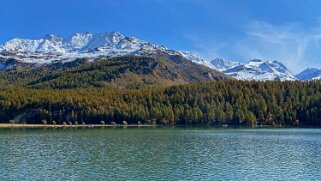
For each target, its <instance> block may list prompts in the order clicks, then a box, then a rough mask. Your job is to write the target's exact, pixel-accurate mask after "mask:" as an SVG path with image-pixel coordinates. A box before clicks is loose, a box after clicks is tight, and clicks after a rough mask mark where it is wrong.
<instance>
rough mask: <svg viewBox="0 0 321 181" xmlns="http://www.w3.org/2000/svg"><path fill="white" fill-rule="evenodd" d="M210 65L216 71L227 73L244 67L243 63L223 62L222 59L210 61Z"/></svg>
mask: <svg viewBox="0 0 321 181" xmlns="http://www.w3.org/2000/svg"><path fill="white" fill-rule="evenodd" d="M210 63H211V65H212V66H213V67H214V68H215V69H216V70H219V71H222V72H223V71H226V70H228V69H230V68H233V67H236V66H239V65H242V63H240V62H235V61H228V60H223V59H220V58H216V59H214V60H212V61H210Z"/></svg>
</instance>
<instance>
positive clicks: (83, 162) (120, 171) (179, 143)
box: [0, 128, 321, 180]
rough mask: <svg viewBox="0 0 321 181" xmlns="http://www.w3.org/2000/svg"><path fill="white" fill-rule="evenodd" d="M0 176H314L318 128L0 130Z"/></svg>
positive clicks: (319, 165) (319, 158)
mask: <svg viewBox="0 0 321 181" xmlns="http://www.w3.org/2000/svg"><path fill="white" fill-rule="evenodd" d="M0 180H321V129H191V128H127V129H120V128H119V129H65V130H64V129H57V130H53V129H47V130H43V129H2V130H1V129H0Z"/></svg>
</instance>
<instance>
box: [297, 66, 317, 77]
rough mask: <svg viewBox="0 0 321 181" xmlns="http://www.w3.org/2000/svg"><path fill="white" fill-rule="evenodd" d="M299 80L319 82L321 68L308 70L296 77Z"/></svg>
mask: <svg viewBox="0 0 321 181" xmlns="http://www.w3.org/2000/svg"><path fill="white" fill-rule="evenodd" d="M296 77H297V78H298V79H299V80H318V79H321V69H320V68H308V69H306V70H304V71H303V72H301V73H299V74H297V75H296Z"/></svg>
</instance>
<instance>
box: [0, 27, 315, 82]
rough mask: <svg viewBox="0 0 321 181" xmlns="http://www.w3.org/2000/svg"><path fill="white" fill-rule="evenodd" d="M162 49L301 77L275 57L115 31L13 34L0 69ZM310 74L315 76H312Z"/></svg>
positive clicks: (232, 72)
mask: <svg viewBox="0 0 321 181" xmlns="http://www.w3.org/2000/svg"><path fill="white" fill-rule="evenodd" d="M162 53H165V54H167V55H169V56H182V57H184V58H185V59H188V60H190V61H192V62H194V63H197V64H201V65H204V66H206V67H209V68H211V69H214V70H217V71H221V72H223V73H225V74H226V75H228V76H231V77H234V78H235V79H239V80H260V81H265V80H282V81H284V80H301V79H300V78H298V77H297V76H295V75H294V74H293V73H292V72H291V71H290V70H289V69H288V68H287V67H286V66H284V65H283V64H282V63H280V62H278V61H263V60H259V59H254V60H251V61H249V62H247V63H242V62H238V61H229V60H224V59H220V58H216V59H213V60H207V59H205V58H203V57H201V56H199V55H197V54H195V53H193V52H190V51H178V50H173V49H169V48H167V47H165V46H162V45H156V44H152V43H150V42H148V41H145V40H141V39H138V38H135V37H129V36H125V35H122V34H121V33H119V32H116V31H114V32H105V33H90V32H83V33H74V34H73V35H70V36H68V37H65V38H63V37H61V36H58V35H53V34H47V35H45V36H43V37H41V38H40V39H36V40H31V39H20V38H14V39H12V40H9V41H8V42H6V43H5V44H4V45H1V46H0V70H6V69H7V68H9V69H11V68H12V67H14V66H15V65H14V63H16V64H21V65H22V64H30V65H32V66H31V67H37V66H38V67H39V66H42V65H46V64H53V63H57V62H62V63H63V62H72V61H74V60H76V59H79V58H86V59H88V61H90V62H91V61H95V60H98V59H101V58H113V57H122V56H129V55H133V56H145V57H146V56H147V57H154V58H155V57H156V56H157V55H159V54H162ZM313 78H315V77H312V78H311V79H313Z"/></svg>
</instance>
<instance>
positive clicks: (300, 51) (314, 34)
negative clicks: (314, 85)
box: [185, 21, 321, 73]
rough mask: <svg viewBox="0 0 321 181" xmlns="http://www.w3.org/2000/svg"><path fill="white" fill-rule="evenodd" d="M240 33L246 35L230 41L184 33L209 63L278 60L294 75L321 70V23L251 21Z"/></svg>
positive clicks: (213, 36) (232, 38)
mask: <svg viewBox="0 0 321 181" xmlns="http://www.w3.org/2000/svg"><path fill="white" fill-rule="evenodd" d="M240 31H241V32H240V34H243V35H240V36H235V37H231V38H230V39H228V40H222V39H219V38H218V37H215V35H212V36H206V37H204V36H202V35H199V34H194V33H185V37H186V38H187V39H189V40H190V41H191V42H192V43H193V45H194V47H195V49H194V51H196V52H197V53H199V54H201V55H202V56H204V57H206V58H209V59H212V58H216V57H220V58H225V59H232V60H233V59H234V60H239V61H249V60H251V59H255V58H259V59H262V60H277V61H280V62H282V63H284V64H285V65H286V66H287V67H288V68H289V69H290V70H292V71H293V73H299V72H300V71H302V70H303V69H305V68H307V67H321V54H320V52H321V21H320V23H316V24H315V25H314V26H313V27H311V26H310V27H304V26H303V25H302V24H300V23H296V22H294V23H288V24H283V25H273V24H270V23H268V22H265V21H252V22H250V23H248V24H245V25H244V26H243V27H241V28H240ZM194 32H195V31H194Z"/></svg>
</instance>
